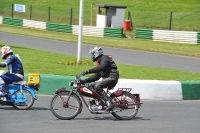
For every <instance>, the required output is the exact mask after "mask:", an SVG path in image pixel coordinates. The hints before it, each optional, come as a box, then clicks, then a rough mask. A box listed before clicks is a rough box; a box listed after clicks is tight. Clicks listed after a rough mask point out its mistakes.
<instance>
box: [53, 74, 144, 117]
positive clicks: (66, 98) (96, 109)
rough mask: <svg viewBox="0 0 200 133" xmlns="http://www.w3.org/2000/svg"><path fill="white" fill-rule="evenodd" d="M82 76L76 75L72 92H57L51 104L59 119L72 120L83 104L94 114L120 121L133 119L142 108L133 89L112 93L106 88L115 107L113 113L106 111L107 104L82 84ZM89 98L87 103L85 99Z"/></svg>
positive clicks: (54, 113) (122, 89) (63, 90)
mask: <svg viewBox="0 0 200 133" xmlns="http://www.w3.org/2000/svg"><path fill="white" fill-rule="evenodd" d="M80 77H81V74H79V75H76V77H75V81H70V82H69V86H71V90H67V89H66V88H60V89H57V90H55V95H54V96H53V98H52V100H51V102H50V109H51V112H52V114H53V115H54V116H55V117H57V118H58V119H62V120H70V119H73V118H75V117H76V116H77V115H78V114H80V113H81V111H82V109H83V104H82V102H84V104H85V105H86V107H87V108H88V110H89V111H90V112H91V113H92V114H108V113H111V114H112V115H113V116H114V117H115V118H117V119H119V120H130V119H133V118H134V117H135V116H136V115H137V113H138V109H139V108H140V106H141V104H142V103H140V95H139V94H132V93H130V92H131V88H119V89H118V90H117V91H115V92H113V93H111V92H110V88H106V89H105V90H106V92H107V94H108V95H110V97H111V98H112V101H113V103H114V104H115V107H114V109H113V110H112V111H110V112H107V111H106V107H107V105H106V102H105V101H103V99H101V96H100V95H99V94H98V93H96V92H95V91H94V90H93V89H91V88H88V87H86V86H85V85H84V84H81V83H80V80H81V78H80ZM83 96H85V98H86V97H87V98H89V99H88V100H87V101H86V100H85V98H84V97H83Z"/></svg>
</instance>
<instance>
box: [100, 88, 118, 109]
mask: <svg viewBox="0 0 200 133" xmlns="http://www.w3.org/2000/svg"><path fill="white" fill-rule="evenodd" d="M101 94H102V95H101V96H102V99H103V100H104V101H105V102H106V104H107V108H106V111H112V109H113V108H114V107H115V104H114V103H113V102H112V99H111V98H110V97H108V95H107V94H106V93H105V92H104V91H103V92H102V93H101Z"/></svg>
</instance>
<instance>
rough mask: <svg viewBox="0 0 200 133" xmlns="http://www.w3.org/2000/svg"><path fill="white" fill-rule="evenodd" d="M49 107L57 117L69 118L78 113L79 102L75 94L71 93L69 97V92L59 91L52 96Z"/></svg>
mask: <svg viewBox="0 0 200 133" xmlns="http://www.w3.org/2000/svg"><path fill="white" fill-rule="evenodd" d="M68 98H69V100H68ZM67 100H68V101H67ZM50 109H51V112H52V113H53V115H54V116H55V117H57V118H58V119H61V120H70V119H73V118H75V117H76V116H77V115H78V114H79V112H80V109H81V103H80V100H79V98H78V96H77V95H75V94H73V95H71V96H70V97H69V92H61V93H60V94H56V95H54V97H53V98H52V100H51V103H50Z"/></svg>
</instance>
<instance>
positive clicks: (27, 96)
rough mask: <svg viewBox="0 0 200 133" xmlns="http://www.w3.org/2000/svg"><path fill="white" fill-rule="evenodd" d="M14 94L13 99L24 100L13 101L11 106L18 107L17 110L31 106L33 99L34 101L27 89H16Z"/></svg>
mask: <svg viewBox="0 0 200 133" xmlns="http://www.w3.org/2000/svg"><path fill="white" fill-rule="evenodd" d="M14 96H15V98H14V99H21V100H22V101H24V100H25V102H15V103H13V107H14V108H15V109H19V110H27V109H29V108H30V107H32V106H33V104H34V101H35V100H34V98H33V96H32V94H31V92H30V91H28V90H23V91H22V92H21V90H18V91H16V92H15V94H14ZM16 101H17V100H16Z"/></svg>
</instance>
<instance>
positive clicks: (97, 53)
mask: <svg viewBox="0 0 200 133" xmlns="http://www.w3.org/2000/svg"><path fill="white" fill-rule="evenodd" d="M89 53H90V54H92V55H91V59H92V61H97V58H98V57H99V56H101V55H103V50H102V48H101V47H97V46H95V47H93V48H92V49H91V50H90V52H89Z"/></svg>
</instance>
